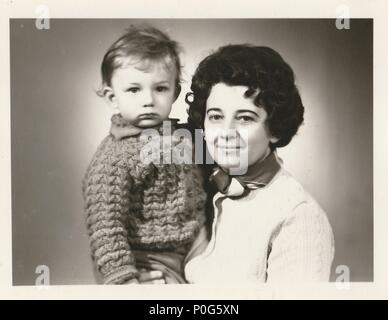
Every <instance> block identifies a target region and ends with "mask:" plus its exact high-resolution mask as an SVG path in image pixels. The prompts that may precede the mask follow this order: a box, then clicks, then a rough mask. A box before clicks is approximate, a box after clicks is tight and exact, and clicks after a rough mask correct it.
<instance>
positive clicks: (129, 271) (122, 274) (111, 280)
mask: <svg viewBox="0 0 388 320" xmlns="http://www.w3.org/2000/svg"><path fill="white" fill-rule="evenodd" d="M138 274H139V272H138V271H137V270H136V268H135V267H133V266H123V267H120V268H118V269H116V270H114V271H112V272H110V273H109V274H108V275H105V277H104V284H123V283H124V282H126V281H128V280H131V279H133V278H136V277H137V276H138Z"/></svg>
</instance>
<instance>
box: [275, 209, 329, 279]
mask: <svg viewBox="0 0 388 320" xmlns="http://www.w3.org/2000/svg"><path fill="white" fill-rule="evenodd" d="M333 257H334V237H333V233H332V229H331V226H330V224H329V221H328V219H327V217H326V214H325V213H324V211H323V210H322V209H321V208H320V207H319V206H318V204H316V203H310V202H303V203H301V204H299V205H298V206H297V207H295V208H294V210H293V212H292V214H291V215H290V216H289V217H288V218H287V219H286V220H285V221H284V222H283V223H282V224H281V225H280V226H279V228H278V229H277V231H276V232H275V233H274V235H273V239H272V240H271V244H270V250H269V255H268V265H267V282H268V283H274V282H276V283H290V282H320V281H329V277H330V268H331V264H332V261H333Z"/></svg>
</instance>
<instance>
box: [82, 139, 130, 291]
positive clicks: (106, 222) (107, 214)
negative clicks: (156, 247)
mask: <svg viewBox="0 0 388 320" xmlns="http://www.w3.org/2000/svg"><path fill="white" fill-rule="evenodd" d="M108 142H109V139H106V140H105V143H104V142H103V143H102V145H101V146H100V148H99V150H97V152H96V154H95V155H94V157H93V160H92V162H91V163H90V165H89V168H88V170H87V172H86V175H85V178H84V181H83V194H84V201H85V211H86V225H87V229H88V234H89V240H90V245H91V253H92V256H93V259H94V261H95V263H96V266H97V269H98V271H99V272H100V273H101V275H102V276H103V280H104V283H105V284H121V283H125V282H127V281H128V280H131V279H134V278H135V276H136V274H137V270H136V268H135V264H134V256H133V254H132V252H131V249H130V245H129V242H128V237H127V229H126V214H127V210H128V206H129V203H128V202H129V201H128V198H129V197H128V192H129V190H130V187H131V178H130V175H129V170H128V168H126V166H125V162H124V159H121V158H124V157H123V156H122V157H120V156H117V155H116V154H115V152H114V148H112V147H111V146H110V145H109V143H108ZM134 280H135V279H134Z"/></svg>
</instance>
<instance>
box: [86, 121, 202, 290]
mask: <svg viewBox="0 0 388 320" xmlns="http://www.w3.org/2000/svg"><path fill="white" fill-rule="evenodd" d="M176 127H177V124H172V133H173V132H174V130H175V129H176ZM157 130H158V132H159V133H160V134H161V136H162V137H166V138H171V136H168V137H167V136H166V135H165V133H164V132H163V126H160V127H158V128H157ZM140 133H141V129H139V128H136V127H132V126H131V125H130V124H128V123H127V122H126V121H125V120H124V119H123V118H122V117H121V116H120V115H114V116H113V117H112V126H111V130H110V134H109V135H108V136H107V137H106V138H105V139H104V140H103V141H102V143H101V144H100V146H99V147H98V149H97V152H96V153H95V154H94V156H93V159H92V161H91V163H90V165H89V167H88V169H87V171H86V175H85V178H84V180H83V195H84V200H85V211H86V215H87V217H86V221H87V229H88V234H89V238H90V243H91V252H92V256H93V259H94V261H95V262H96V265H97V268H98V270H99V271H100V273H101V274H102V276H103V277H104V283H107V284H109V283H123V282H125V281H127V280H129V279H132V278H133V277H135V276H136V273H137V269H136V266H135V259H134V255H133V252H132V250H135V249H136V250H156V251H158V250H159V251H163V250H164V251H174V250H176V249H178V248H179V249H180V250H181V248H182V246H189V245H190V244H191V243H192V241H193V240H194V238H195V237H196V235H197V232H198V231H199V229H200V227H201V225H202V224H203V222H204V217H205V214H204V207H205V200H206V194H205V192H204V190H203V186H202V183H203V181H202V180H203V179H202V175H201V172H200V171H199V168H198V167H197V166H196V165H195V164H186V163H184V164H175V163H171V164H163V163H162V164H157V161H155V163H153V162H151V163H149V164H146V163H144V161H141V160H142V159H141V157H140V151H141V150H142V148H144V147H145V145H146V143H148V141H144V139H141V135H140ZM172 136H173V134H172ZM179 143H181V140H179V139H176V138H175V137H173V138H172V145H171V147H172V148H174V146H176V145H177V144H179ZM186 143H187V140H186ZM190 143H191V141H190ZM170 151H171V149H167V150H166V149H164V150H163V152H164V153H165V152H170ZM163 152H161V153H160V156H161V159H163V155H164V153H163Z"/></svg>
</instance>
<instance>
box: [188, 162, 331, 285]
mask: <svg viewBox="0 0 388 320" xmlns="http://www.w3.org/2000/svg"><path fill="white" fill-rule="evenodd" d="M271 161H272V160H271ZM257 180H258V181H260V180H263V178H261V177H259V178H258V179H257ZM260 182H263V185H264V186H263V187H262V188H259V189H257V190H252V191H251V192H250V193H249V194H248V195H247V196H243V197H237V198H236V197H232V196H230V194H222V193H221V192H218V193H217V194H216V195H215V197H214V198H213V205H214V211H215V212H214V220H213V226H212V236H211V239H210V242H209V243H208V244H207V245H206V240H201V239H200V238H201V237H202V238H203V239H205V237H206V236H205V233H204V232H201V234H200V236H199V237H198V238H197V240H196V243H197V242H198V243H199V245H198V248H204V249H200V250H197V249H195V248H194V250H197V252H201V251H202V253H200V254H197V253H195V254H192V252H190V253H189V255H188V256H195V257H194V258H191V259H188V260H189V261H188V262H187V263H186V266H185V275H186V279H187V280H188V281H189V282H191V283H205V284H206V283H225V282H228V283H247V284H249V283H250V284H253V283H263V282H268V283H274V282H276V283H290V282H315V281H328V280H329V275H330V267H331V263H332V261H333V256H334V238H333V233H332V229H331V227H330V224H329V221H328V219H327V216H326V214H325V212H324V211H323V210H322V209H321V207H320V206H319V205H318V204H317V202H316V201H315V200H314V199H313V198H312V197H311V196H310V195H309V194H308V193H307V192H306V191H305V190H304V189H303V187H302V186H301V185H300V184H299V183H298V182H297V181H296V180H295V179H294V178H293V177H292V176H291V175H290V174H289V173H287V172H286V171H285V170H284V169H283V168H281V169H280V170H279V171H278V172H277V173H276V174H275V175H274V176H273V178H272V177H271V180H270V181H268V183H267V181H260ZM233 188H242V187H241V185H237V184H236V185H233V183H232V185H231V186H230V189H233ZM231 192H234V190H232V191H231ZM204 243H205V245H203V244H204ZM193 247H195V244H194V246H193Z"/></svg>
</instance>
